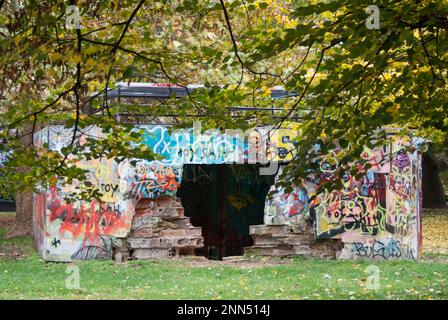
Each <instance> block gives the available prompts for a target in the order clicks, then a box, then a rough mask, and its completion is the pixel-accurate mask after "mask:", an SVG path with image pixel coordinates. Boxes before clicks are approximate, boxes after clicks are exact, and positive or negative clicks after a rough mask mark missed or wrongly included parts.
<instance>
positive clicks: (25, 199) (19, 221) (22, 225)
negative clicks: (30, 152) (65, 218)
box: [5, 123, 34, 239]
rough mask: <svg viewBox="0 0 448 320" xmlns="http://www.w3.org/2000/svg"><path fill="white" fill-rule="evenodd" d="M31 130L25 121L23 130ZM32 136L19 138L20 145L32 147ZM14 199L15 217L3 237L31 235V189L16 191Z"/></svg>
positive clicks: (30, 124)
mask: <svg viewBox="0 0 448 320" xmlns="http://www.w3.org/2000/svg"><path fill="white" fill-rule="evenodd" d="M32 130H33V124H32V123H27V124H25V125H24V128H23V132H31V131H32ZM33 136H34V134H28V135H25V136H24V137H22V138H20V144H21V145H22V147H26V146H28V148H32V145H31V142H32V139H33ZM18 170H19V171H23V172H26V171H27V170H29V169H28V168H19V169H18ZM15 199H16V219H15V221H14V225H13V227H12V228H11V230H9V231H8V232H7V233H6V234H5V239H11V238H15V237H27V236H33V191H25V192H19V191H16V193H15Z"/></svg>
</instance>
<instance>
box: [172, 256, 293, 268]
mask: <svg viewBox="0 0 448 320" xmlns="http://www.w3.org/2000/svg"><path fill="white" fill-rule="evenodd" d="M175 260H176V261H178V263H180V264H182V265H185V266H187V267H192V268H195V267H197V268H204V267H205V268H207V267H234V268H242V269H252V268H260V267H275V266H279V265H288V264H292V262H293V260H292V259H289V258H275V257H248V256H235V257H226V258H224V260H222V261H220V260H209V259H207V258H205V257H195V256H189V257H179V258H175Z"/></svg>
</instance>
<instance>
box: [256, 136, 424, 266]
mask: <svg viewBox="0 0 448 320" xmlns="http://www.w3.org/2000/svg"><path fill="white" fill-rule="evenodd" d="M414 143H415V140H414V141H413V140H411V139H407V138H398V137H396V138H392V140H391V144H390V145H388V146H386V147H385V148H384V149H377V150H368V149H366V150H365V152H364V154H363V158H364V159H365V160H367V161H369V162H370V164H371V165H372V167H371V169H370V170H368V172H367V174H366V175H365V176H363V177H362V178H361V179H358V180H357V179H355V178H354V177H352V176H350V175H345V176H344V177H343V189H342V190H341V191H333V192H321V193H319V194H316V190H317V188H318V186H319V185H321V184H322V183H323V182H324V181H325V180H332V179H334V176H333V175H334V173H335V171H336V169H337V166H338V163H337V151H335V154H334V156H332V157H326V158H322V159H320V163H319V167H320V170H318V172H315V173H313V174H310V176H308V178H307V179H305V180H304V181H303V183H302V184H301V185H294V186H293V191H292V192H291V193H285V192H284V190H283V189H282V188H279V187H275V186H273V190H272V191H274V190H276V191H277V192H276V194H275V196H274V197H273V198H272V199H268V200H267V201H266V207H265V223H266V224H292V225H294V224H305V223H306V221H307V220H308V221H309V220H312V221H314V232H315V236H316V238H317V239H341V240H342V243H343V244H344V248H343V250H342V252H341V253H340V254H339V255H338V256H339V257H340V258H361V257H362V258H373V259H392V258H404V259H418V258H420V254H421V218H422V216H421V215H422V206H421V198H422V196H421V176H422V171H421V154H420V153H419V152H418V151H414V152H407V151H405V150H404V148H406V147H410V146H412V145H413V144H414ZM313 197H314V199H313Z"/></svg>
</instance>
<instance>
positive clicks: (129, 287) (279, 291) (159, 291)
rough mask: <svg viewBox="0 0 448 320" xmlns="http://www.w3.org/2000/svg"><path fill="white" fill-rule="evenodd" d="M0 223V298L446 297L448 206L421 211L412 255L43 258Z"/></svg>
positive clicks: (26, 241) (26, 242) (27, 243)
mask: <svg viewBox="0 0 448 320" xmlns="http://www.w3.org/2000/svg"><path fill="white" fill-rule="evenodd" d="M4 217H5V214H2V213H0V218H4ZM5 231H6V227H5V226H4V227H0V299H448V288H447V281H448V214H447V213H445V214H444V215H440V214H439V213H437V212H432V213H429V214H426V215H425V218H424V240H423V241H424V257H423V259H422V261H419V262H412V261H375V262H369V261H327V260H305V259H300V258H297V259H293V260H285V259H283V260H275V259H262V258H252V259H248V260H243V261H235V262H219V261H208V260H204V259H200V258H181V259H173V260H162V261H131V262H128V263H125V264H115V263H114V262H112V261H78V262H76V263H73V264H63V263H46V262H44V261H43V260H42V259H40V258H39V256H38V255H37V254H36V253H35V252H34V250H33V249H32V243H31V240H30V239H15V240H4V239H3V234H4V233H5ZM370 265H376V266H378V268H379V270H380V282H379V284H380V288H379V289H377V290H373V289H367V288H366V282H367V276H368V275H369V274H368V273H366V272H365V271H366V268H367V267H368V266H370ZM72 266H76V267H78V268H79V274H80V289H79V290H78V289H75V290H73V289H71V290H70V289H67V288H66V284H65V282H66V278H67V277H69V276H70V274H69V273H66V272H67V271H70V269H69V270H67V267H72Z"/></svg>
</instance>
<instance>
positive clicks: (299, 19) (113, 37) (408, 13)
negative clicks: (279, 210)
mask: <svg viewBox="0 0 448 320" xmlns="http://www.w3.org/2000/svg"><path fill="white" fill-rule="evenodd" d="M372 4H373V5H376V6H377V7H378V9H379V13H380V28H379V29H369V28H367V26H366V23H365V22H366V19H367V18H368V17H369V14H368V13H367V12H366V8H367V7H368V6H370V5H372ZM0 5H1V13H0V32H1V37H2V40H1V43H0V50H1V54H0V65H1V68H0V79H1V80H0V95H1V102H0V108H1V111H2V113H1V115H0V139H1V140H2V147H1V148H2V149H3V150H5V151H8V152H9V155H10V156H9V160H8V161H6V162H5V165H4V166H3V167H2V168H0V177H4V178H1V179H6V180H7V181H8V185H10V186H13V188H14V189H17V188H19V189H24V188H29V187H34V186H36V185H37V184H38V183H41V184H42V185H43V186H46V185H48V184H52V183H55V181H56V177H59V178H61V177H63V178H64V179H65V180H66V182H72V181H73V179H77V180H83V178H85V173H83V171H82V170H81V169H79V168H76V167H75V166H72V165H70V164H72V163H74V162H76V160H78V159H80V158H98V157H104V156H106V157H107V156H109V157H111V156H113V157H116V158H118V159H120V158H124V157H127V156H129V155H131V154H132V155H133V156H136V157H143V158H151V157H152V156H153V155H152V154H151V152H150V150H146V149H145V148H140V147H138V148H135V145H136V144H135V143H138V142H139V135H138V134H136V133H135V132H132V126H131V125H127V124H124V123H122V122H120V121H118V119H117V113H118V112H119V111H118V110H123V108H126V110H127V111H128V112H129V113H130V114H131V115H132V114H136V115H137V114H143V115H145V116H146V117H152V118H154V117H157V116H161V115H163V114H167V113H170V112H171V111H173V112H176V113H177V114H178V115H179V116H178V117H177V118H176V119H177V121H178V122H179V123H180V124H182V125H184V126H186V125H189V124H190V123H191V121H192V120H194V119H195V117H191V115H192V114H193V115H196V116H197V117H199V118H200V119H201V121H202V122H203V127H204V128H208V127H213V128H220V129H225V128H228V127H238V128H242V129H244V128H246V127H249V126H254V125H256V124H266V125H274V126H281V125H282V124H285V123H288V122H290V121H291V120H294V122H295V123H296V127H297V128H299V129H298V137H297V141H296V143H297V145H298V147H299V152H298V153H297V156H296V157H295V159H294V161H292V162H291V164H290V166H289V168H290V170H289V172H290V173H291V174H293V175H294V176H295V177H301V176H303V174H305V168H307V167H309V166H310V165H311V161H312V157H309V154H308V151H309V150H311V149H312V146H313V145H314V144H315V143H316V142H318V143H319V144H320V145H321V150H322V151H323V152H326V151H327V150H329V149H331V148H332V147H333V143H334V142H335V141H338V142H339V145H340V146H342V148H343V152H341V153H340V154H339V155H338V157H339V159H338V161H339V162H340V163H341V164H348V163H350V162H351V161H353V159H357V158H358V157H359V155H360V153H361V152H362V148H363V146H365V145H367V146H369V147H372V146H373V145H375V144H381V143H384V142H385V140H382V139H376V140H374V139H372V138H371V137H372V136H375V137H381V136H382V135H383V134H384V130H385V129H384V128H391V127H393V128H401V131H400V132H401V133H403V134H405V133H407V132H408V131H413V132H414V133H416V134H418V135H420V136H422V137H423V138H427V139H430V140H431V141H432V142H433V144H434V146H435V148H436V149H437V150H439V151H443V152H445V151H446V145H447V139H448V130H447V125H448V118H447V116H446V115H447V108H448V107H447V106H448V104H447V90H448V86H447V83H446V81H447V62H448V54H447V52H448V50H447V47H448V41H447V31H448V20H447V15H448V6H447V3H446V1H443V0H437V1H411V0H402V1H387V0H380V1H373V0H369V1H367V0H351V1H348V0H333V1H313V0H309V1H298V0H296V1H294V0H265V1H261V0H233V1H224V0H218V1H216V0H215V1H212V0H208V1H207V0H191V1H168V0H164V1H162V0H156V1H144V0H126V1H102V0H98V1H74V2H68V1H61V0H57V1H51V2H43V1H24V2H23V3H22V5H21V6H18V5H16V1H1V2H0ZM69 5H76V6H77V7H78V8H79V10H80V15H81V21H80V26H81V28H80V29H76V28H75V29H72V28H68V27H67V22H68V21H69V19H70V11H67V8H68V6H69ZM117 81H134V82H138V81H145V82H163V83H170V84H173V85H174V84H175V85H180V86H186V85H187V84H191V83H202V84H204V85H205V88H204V89H202V90H197V91H196V92H194V93H192V94H191V95H189V96H187V97H184V98H180V99H174V98H173V99H167V100H166V101H163V103H161V104H154V105H151V106H144V107H142V106H140V105H138V104H136V105H133V106H130V105H127V106H121V105H120V104H119V103H114V104H112V103H108V102H109V100H108V99H107V92H108V91H107V89H110V88H113V87H114V85H115V83H116V82H117ZM277 85H280V86H283V87H284V88H285V89H286V90H287V91H289V92H293V93H295V96H294V97H292V98H289V99H280V100H272V99H270V98H269V88H272V87H274V86H277ZM105 96H106V97H105ZM100 97H101V99H100ZM104 98H106V99H104ZM104 101H106V104H105V105H104ZM272 105H274V106H275V107H277V108H278V110H277V111H276V114H275V116H272V115H271V114H267V113H265V112H261V111H259V109H256V107H264V106H272ZM232 106H247V107H254V111H253V112H245V113H241V114H237V116H235V112H230V111H229V110H230V109H229V108H230V107H232ZM89 108H92V109H93V110H94V111H96V112H95V113H94V114H90V113H87V112H86V110H88V109H89ZM120 108H121V109H120ZM131 118H132V116H131ZM48 124H65V125H67V126H70V127H72V128H73V138H72V141H71V143H70V146H69V147H68V148H65V149H64V150H63V151H64V152H63V154H59V153H56V152H52V151H50V150H47V149H45V148H34V147H33V146H32V143H31V145H25V146H24V145H23V144H21V143H20V137H21V136H23V135H32V134H33V133H35V132H36V131H37V129H38V128H40V127H42V126H44V125H48ZM92 124H96V125H99V126H101V127H102V128H103V130H104V131H105V132H107V133H108V134H109V135H108V137H107V138H105V139H102V140H95V141H93V140H92V141H90V142H89V143H87V144H84V145H81V144H80V143H78V139H77V137H78V135H79V134H81V133H82V132H83V129H84V128H86V127H88V126H89V125H92ZM19 167H27V168H29V169H30V170H28V171H26V172H21V171H19V170H14V169H15V168H19ZM87 189H88V188H87ZM90 193H91V194H92V193H94V191H93V190H90Z"/></svg>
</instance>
